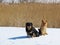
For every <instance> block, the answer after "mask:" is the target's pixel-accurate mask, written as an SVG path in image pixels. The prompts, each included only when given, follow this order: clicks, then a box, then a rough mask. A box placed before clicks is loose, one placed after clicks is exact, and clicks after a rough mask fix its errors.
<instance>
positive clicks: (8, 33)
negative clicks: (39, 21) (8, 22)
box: [0, 27, 60, 45]
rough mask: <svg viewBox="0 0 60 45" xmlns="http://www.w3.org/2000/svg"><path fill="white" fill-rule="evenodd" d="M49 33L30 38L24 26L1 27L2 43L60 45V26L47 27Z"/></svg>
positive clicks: (6, 44) (0, 44)
mask: <svg viewBox="0 0 60 45" xmlns="http://www.w3.org/2000/svg"><path fill="white" fill-rule="evenodd" d="M36 29H37V28H36ZM47 33H48V35H45V36H40V37H35V38H28V37H27V35H26V32H25V28H24V27H0V45H60V35H59V34H60V28H47Z"/></svg>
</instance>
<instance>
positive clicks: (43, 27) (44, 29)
mask: <svg viewBox="0 0 60 45" xmlns="http://www.w3.org/2000/svg"><path fill="white" fill-rule="evenodd" d="M46 28H47V20H45V19H43V20H42V23H41V27H40V31H41V35H47V32H46Z"/></svg>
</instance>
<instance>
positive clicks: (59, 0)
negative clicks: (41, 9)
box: [0, 0, 60, 3]
mask: <svg viewBox="0 0 60 45" xmlns="http://www.w3.org/2000/svg"><path fill="white" fill-rule="evenodd" d="M0 2H2V3H20V2H38V3H60V0H0Z"/></svg>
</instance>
